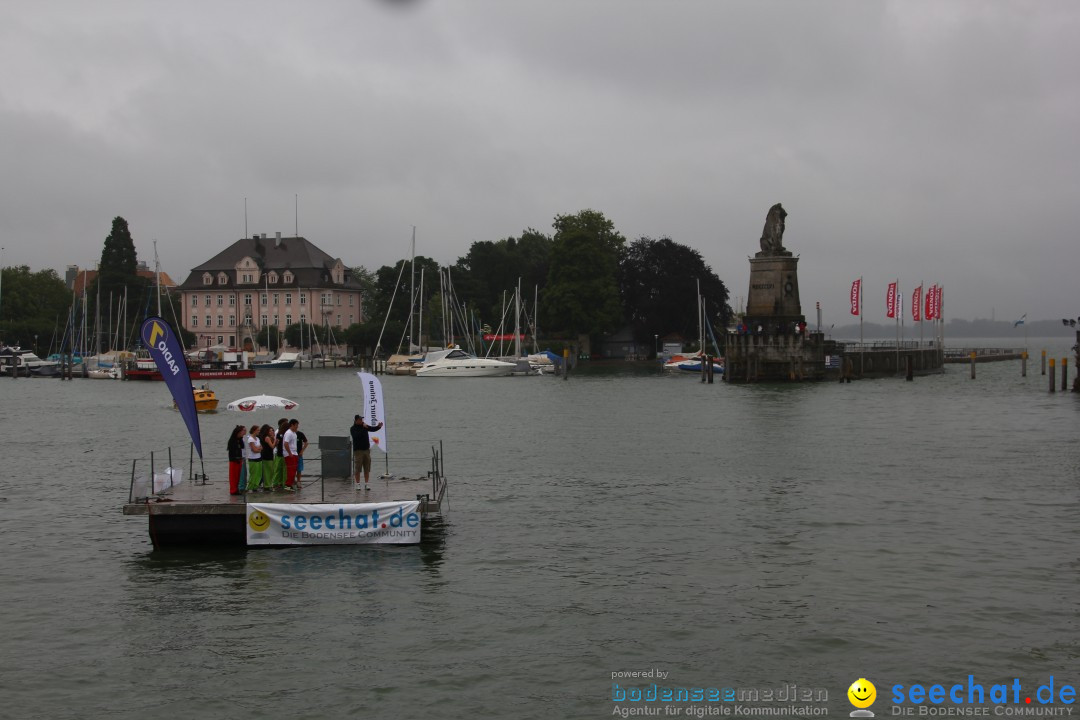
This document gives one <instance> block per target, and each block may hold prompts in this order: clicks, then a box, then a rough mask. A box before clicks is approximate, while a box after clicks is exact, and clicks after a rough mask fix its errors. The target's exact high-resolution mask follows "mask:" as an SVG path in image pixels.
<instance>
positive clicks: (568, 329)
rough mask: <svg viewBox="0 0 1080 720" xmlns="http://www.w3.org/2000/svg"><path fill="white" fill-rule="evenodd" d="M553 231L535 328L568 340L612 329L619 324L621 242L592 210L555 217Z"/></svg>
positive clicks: (612, 229) (620, 309)
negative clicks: (548, 265)
mask: <svg viewBox="0 0 1080 720" xmlns="http://www.w3.org/2000/svg"><path fill="white" fill-rule="evenodd" d="M553 227H554V228H555V236H554V241H553V244H552V248H551V261H550V263H551V264H550V269H549V271H548V282H547V288H546V289H545V291H544V299H543V304H542V313H541V315H542V317H541V324H542V325H544V326H545V327H547V328H552V329H554V330H558V331H561V332H563V333H566V334H568V335H570V336H571V337H573V336H575V335H578V334H588V335H599V334H602V333H608V332H613V331H615V330H617V329H618V327H619V325H620V324H621V322H622V306H621V304H620V302H619V283H618V265H619V256H620V254H621V252H622V248H623V246H624V245H625V243H626V240H625V238H624V237H623V236H622V235H621V234H619V233H618V232H616V231H615V227H614V224H613V223H612V222H611V221H610V220H608V219H607V218H605V217H604V215H603V213H600V212H597V211H595V210H582V211H581V212H579V213H577V214H576V215H559V216H557V217H556V218H555V222H554V223H553Z"/></svg>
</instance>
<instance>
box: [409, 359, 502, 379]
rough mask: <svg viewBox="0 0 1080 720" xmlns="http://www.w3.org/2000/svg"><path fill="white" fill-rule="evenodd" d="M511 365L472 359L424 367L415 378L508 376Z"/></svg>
mask: <svg viewBox="0 0 1080 720" xmlns="http://www.w3.org/2000/svg"><path fill="white" fill-rule="evenodd" d="M513 369H514V364H513V363H508V362H502V361H501V360H487V359H485V358H474V359H470V360H461V361H458V362H438V363H432V364H431V365H425V366H424V367H421V368H418V369H417V371H416V376H417V377H499V376H502V375H509V374H510V371H511V370H513Z"/></svg>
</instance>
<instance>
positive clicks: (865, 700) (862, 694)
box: [847, 678, 877, 718]
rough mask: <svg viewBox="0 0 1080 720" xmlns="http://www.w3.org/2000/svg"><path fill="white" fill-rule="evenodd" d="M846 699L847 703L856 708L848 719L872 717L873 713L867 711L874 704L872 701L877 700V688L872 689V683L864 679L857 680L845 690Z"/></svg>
mask: <svg viewBox="0 0 1080 720" xmlns="http://www.w3.org/2000/svg"><path fill="white" fill-rule="evenodd" d="M847 697H848V702H850V703H851V704H852V705H854V706H855V708H856V709H855V710H852V711H851V714H850V715H849V717H854V718H857V717H874V713H873V711H871V710H868V709H867V708H869V707H870V706H871V705H873V704H874V700H877V688H876V687H874V683H872V682H870V681H869V680H867V679H866V678H859V679H858V680H856V681H855V682H853V683H851V687H849V688H848V690H847Z"/></svg>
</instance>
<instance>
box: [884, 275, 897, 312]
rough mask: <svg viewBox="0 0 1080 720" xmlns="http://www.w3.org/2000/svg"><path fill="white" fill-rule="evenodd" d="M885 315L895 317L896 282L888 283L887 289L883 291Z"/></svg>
mask: <svg viewBox="0 0 1080 720" xmlns="http://www.w3.org/2000/svg"><path fill="white" fill-rule="evenodd" d="M885 317H889V318H894V317H896V283H894V282H891V283H889V289H888V291H887V292H886V293H885Z"/></svg>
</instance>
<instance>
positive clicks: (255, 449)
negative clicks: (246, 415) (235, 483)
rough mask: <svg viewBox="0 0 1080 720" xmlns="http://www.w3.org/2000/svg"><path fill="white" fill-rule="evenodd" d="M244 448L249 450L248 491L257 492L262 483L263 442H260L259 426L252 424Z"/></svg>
mask: <svg viewBox="0 0 1080 720" xmlns="http://www.w3.org/2000/svg"><path fill="white" fill-rule="evenodd" d="M244 448H245V450H246V451H247V465H248V481H247V492H255V491H256V490H258V488H259V486H260V485H262V481H263V473H262V443H261V442H259V426H258V425H252V426H251V430H250V432H248V434H247V437H245V438H244Z"/></svg>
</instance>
